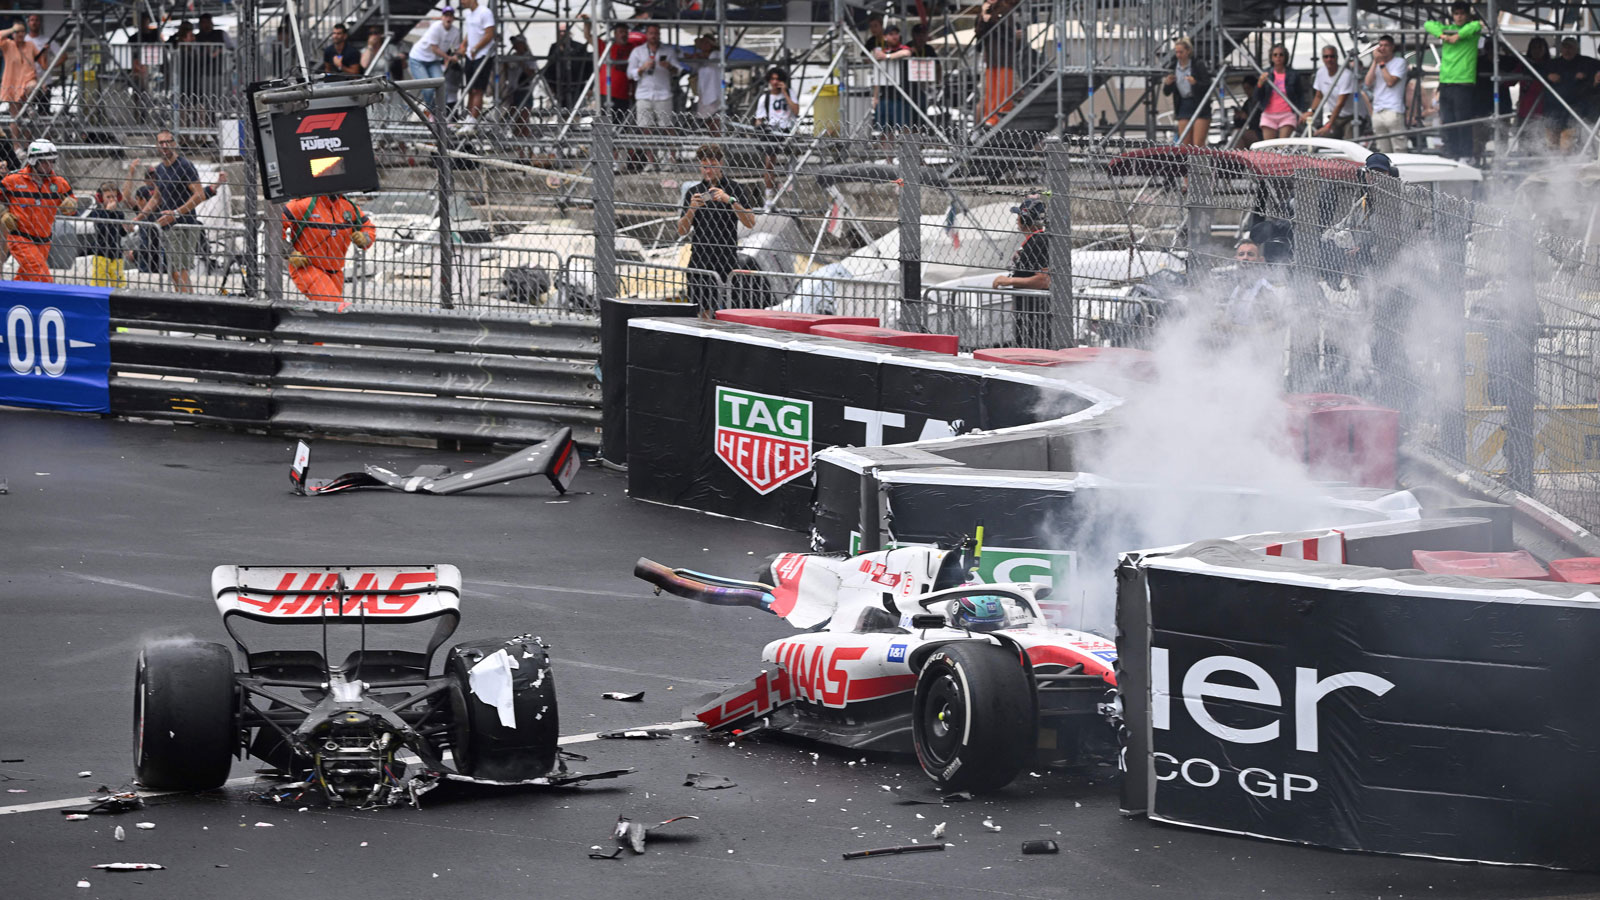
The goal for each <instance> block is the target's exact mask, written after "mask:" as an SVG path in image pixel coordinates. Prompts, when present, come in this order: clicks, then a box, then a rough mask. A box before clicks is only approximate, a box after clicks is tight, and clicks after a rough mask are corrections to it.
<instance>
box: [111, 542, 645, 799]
mask: <svg viewBox="0 0 1600 900" xmlns="http://www.w3.org/2000/svg"><path fill="white" fill-rule="evenodd" d="M211 589H212V596H213V598H214V599H215V601H216V604H217V609H218V611H220V612H221V614H222V624H223V627H224V628H225V629H226V630H227V631H228V634H229V636H230V637H232V638H233V640H234V643H235V644H236V645H237V646H238V648H239V650H240V652H241V653H242V654H243V660H244V664H243V666H242V667H240V666H238V665H236V664H235V659H234V654H233V653H232V652H231V651H230V650H229V649H228V647H226V646H224V645H222V644H218V643H210V642H205V641H198V640H163V641H156V642H152V643H149V644H147V645H145V646H144V647H143V648H142V649H141V650H140V652H139V658H138V665H137V668H136V671H135V682H134V684H135V687H134V717H133V748H134V769H135V777H136V778H137V779H138V780H139V782H140V783H141V784H143V785H144V786H145V787H148V788H153V789H158V790H206V789H210V788H216V787H219V786H221V785H222V784H223V782H224V781H226V780H227V777H228V770H229V767H230V765H231V763H232V760H233V758H234V757H235V756H240V757H242V756H244V755H245V754H249V755H250V756H254V757H256V758H258V759H261V760H263V761H265V762H266V763H268V764H269V765H271V766H272V767H274V768H275V769H276V770H277V771H278V772H279V773H281V774H283V775H284V776H286V777H288V778H291V779H294V780H297V781H301V782H304V783H305V784H306V785H307V786H308V787H315V788H317V789H319V790H320V791H321V792H322V793H323V795H324V796H325V797H326V798H327V800H328V802H330V803H332V804H334V805H339V806H355V807H370V806H384V805H388V806H393V805H399V804H401V803H411V804H413V805H414V804H415V803H416V799H417V797H418V796H420V795H421V794H422V793H423V792H425V791H427V790H429V789H431V788H432V787H435V786H437V785H438V784H439V783H440V782H441V781H445V780H461V781H474V782H487V783H494V784H543V785H558V784H572V783H576V782H579V781H587V780H592V779H595V778H605V777H612V776H615V775H620V774H624V772H623V771H613V772H605V773H600V774H597V775H577V774H573V773H569V772H567V771H566V767H565V764H564V762H563V761H562V759H561V758H560V755H559V754H558V752H557V748H556V739H557V737H558V717H557V708H556V694H555V678H554V675H553V673H552V672H551V669H550V657H549V654H548V652H547V650H546V647H545V645H544V643H543V642H542V641H541V640H540V639H539V638H537V637H534V636H532V635H520V636H517V637H512V638H508V639H503V640H485V641H469V642H466V643H459V644H456V645H455V646H453V647H452V648H451V649H450V651H449V653H447V654H446V655H445V660H444V664H443V666H442V671H437V672H436V671H434V666H433V660H434V656H435V653H436V652H437V651H438V649H439V648H440V646H442V645H443V644H444V642H445V641H446V640H447V639H449V637H450V635H451V634H453V633H454V632H455V629H456V625H457V624H458V623H459V622H460V618H461V614H460V602H461V600H460V598H461V573H460V572H459V571H458V570H457V569H456V567H455V566H449V565H429V566H291V567H272V566H265V567H264V566H218V567H217V568H216V569H215V570H213V571H212V573H211ZM249 623H255V625H250V624H249ZM415 623H422V624H431V625H432V626H433V629H432V634H431V635H430V636H429V637H428V638H427V642H426V646H425V648H424V649H421V650H396V649H378V648H374V647H368V646H367V638H368V631H369V629H371V630H375V631H376V630H381V631H383V632H384V633H390V632H392V631H393V630H394V629H391V628H390V627H389V626H394V625H407V624H415ZM295 624H299V625H300V626H302V629H301V630H304V629H305V627H306V626H311V627H312V630H313V631H314V630H315V627H316V626H320V631H321V647H322V649H321V651H320V652H319V651H318V650H314V649H259V648H252V647H248V646H246V644H245V641H244V640H243V639H242V637H241V629H244V628H251V629H252V632H251V633H252V634H254V633H255V632H257V631H259V632H263V633H267V634H284V633H286V632H289V631H295V630H296V629H292V628H290V627H289V626H292V625H295ZM330 625H334V626H340V627H339V628H338V629H337V630H339V631H340V632H349V631H358V634H359V640H360V643H359V645H358V646H357V647H356V648H355V649H354V650H353V651H352V652H350V653H349V655H348V656H347V657H346V658H345V659H344V660H343V661H339V662H336V661H334V660H333V659H331V658H330V657H329V655H328V646H329V636H330V634H329V633H330V627H329V626H330ZM259 626H267V627H259ZM339 636H348V635H339ZM280 643H281V642H280ZM446 751H449V752H450V754H451V757H452V763H453V764H446V763H445V762H444V754H445V752H446ZM402 754H405V755H406V757H407V758H402Z"/></svg>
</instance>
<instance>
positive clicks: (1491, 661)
mask: <svg viewBox="0 0 1600 900" xmlns="http://www.w3.org/2000/svg"><path fill="white" fill-rule="evenodd" d="M1272 562H1273V563H1274V564H1276V565H1279V566H1280V567H1281V568H1282V569H1284V570H1285V571H1290V570H1293V569H1295V568H1296V567H1297V565H1298V566H1299V567H1301V568H1304V567H1307V565H1308V564H1304V563H1298V561H1272ZM1162 564H1163V563H1162V562H1161V561H1157V562H1155V563H1153V564H1151V566H1150V568H1148V569H1147V571H1146V576H1147V578H1148V585H1149V604H1150V628H1151V649H1150V660H1149V667H1150V676H1149V677H1150V691H1151V694H1150V697H1151V710H1150V716H1151V724H1152V728H1151V732H1150V733H1151V746H1150V751H1151V755H1150V757H1149V760H1148V762H1149V764H1150V766H1151V774H1152V775H1153V777H1154V779H1155V781H1154V785H1153V787H1154V791H1153V802H1152V804H1151V807H1150V813H1151V815H1152V817H1155V818H1159V819H1162V820H1165V821H1172V822H1178V823H1184V824H1192V825H1199V826H1203V827H1206V828H1210V829H1219V830H1223V831H1231V832H1238V833H1247V834H1253V835H1261V836H1268V837H1275V838H1281V839H1285V840H1291V841H1301V842H1306V843H1312V844H1319V845H1324V846H1330V847H1336V848H1341V849H1349V850H1371V851H1381V852H1388V853H1409V854H1425V855H1430V856H1440V857H1449V858H1458V859H1473V860H1484V861H1492V862H1506V863H1530V864H1536V865H1545V866H1557V867H1563V868H1584V869H1592V868H1597V867H1600V845H1596V843H1595V841H1594V839H1593V835H1594V833H1595V829H1596V827H1597V826H1600V805H1597V804H1595V803H1594V802H1593V797H1594V796H1595V794H1596V791H1597V789H1600V716H1596V715H1595V714H1594V703H1593V685H1594V684H1595V683H1596V681H1597V676H1600V659H1597V657H1596V654H1595V652H1594V648H1595V647H1596V646H1600V605H1597V604H1595V603H1593V602H1583V601H1576V602H1574V601H1569V600H1563V599H1559V598H1558V597H1550V596H1547V597H1545V598H1543V599H1538V600H1532V601H1530V600H1529V599H1528V598H1527V597H1526V596H1519V594H1521V593H1523V587H1522V586H1521V585H1518V584H1516V583H1514V582H1504V581H1500V582H1494V581H1486V580H1480V579H1458V580H1457V581H1459V583H1460V584H1461V585H1462V587H1461V588H1460V589H1459V590H1458V591H1456V593H1458V594H1459V596H1454V597H1452V596H1408V595H1404V594H1396V593H1394V592H1393V591H1394V589H1393V583H1392V582H1390V583H1389V584H1388V585H1385V586H1384V587H1382V588H1381V589H1380V590H1376V591H1372V592H1368V591H1357V590H1340V589H1334V588H1332V587H1314V586H1307V585H1306V583H1304V582H1315V581H1316V580H1317V579H1315V578H1311V579H1302V583H1298V584H1292V585H1291V584H1280V583H1273V582H1272V581H1270V580H1256V578H1269V579H1270V578H1271V577H1272V576H1271V575H1270V574H1263V575H1259V576H1255V577H1253V578H1252V579H1249V580H1247V579H1244V578H1238V577H1229V576H1227V575H1222V574H1205V573H1197V572H1192V571H1170V570H1167V569H1164V568H1161V566H1162ZM1309 567H1310V568H1312V569H1322V570H1326V576H1327V577H1339V578H1344V579H1351V578H1354V579H1360V578H1363V577H1365V578H1374V577H1385V576H1392V575H1393V574H1394V573H1390V572H1385V571H1382V570H1374V569H1361V568H1356V567H1332V566H1320V567H1319V566H1317V564H1309ZM1400 580H1402V581H1406V580H1410V581H1411V582H1412V583H1417V584H1423V583H1425V584H1427V585H1429V586H1430V587H1432V589H1433V590H1438V591H1443V590H1448V589H1447V588H1440V587H1433V586H1437V585H1442V584H1445V583H1446V582H1444V581H1443V580H1441V579H1436V578H1435V579H1431V580H1430V579H1429V578H1428V577H1427V576H1409V578H1408V577H1405V576H1402V577H1401V579H1400ZM1473 582H1476V583H1477V584H1478V585H1484V586H1487V587H1488V588H1490V589H1499V590H1500V591H1501V593H1502V595H1501V596H1498V597H1496V596H1493V594H1492V593H1491V591H1488V590H1485V591H1478V592H1474V591H1472V590H1470V589H1469V588H1468V587H1467V585H1469V584H1471V583H1473ZM1560 587H1565V586H1552V587H1551V588H1546V589H1545V590H1546V591H1551V590H1552V589H1554V590H1559V588H1560ZM1578 592H1579V591H1577V590H1571V591H1570V593H1572V594H1576V593H1578ZM1130 662H1131V661H1130Z"/></svg>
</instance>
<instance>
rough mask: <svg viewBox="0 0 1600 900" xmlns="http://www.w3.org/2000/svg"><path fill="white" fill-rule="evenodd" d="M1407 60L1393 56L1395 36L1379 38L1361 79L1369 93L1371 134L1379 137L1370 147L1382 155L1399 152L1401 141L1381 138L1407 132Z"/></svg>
mask: <svg viewBox="0 0 1600 900" xmlns="http://www.w3.org/2000/svg"><path fill="white" fill-rule="evenodd" d="M1409 68H1410V67H1409V66H1407V65H1406V61H1405V60H1404V59H1402V58H1401V57H1398V56H1396V55H1395V53H1394V37H1393V36H1391V35H1387V34H1386V35H1384V36H1382V37H1380V38H1378V45H1377V46H1376V47H1374V48H1373V50H1372V65H1371V67H1369V68H1368V69H1367V77H1366V78H1365V79H1364V80H1363V83H1364V84H1365V85H1366V87H1367V90H1368V91H1370V92H1371V94H1372V132H1373V134H1376V135H1377V136H1378V140H1376V141H1374V142H1373V145H1372V146H1373V148H1374V149H1377V150H1380V151H1382V152H1384V153H1394V152H1397V151H1398V150H1400V148H1401V142H1400V141H1397V140H1395V139H1394V138H1391V137H1384V135H1387V134H1393V133H1395V132H1396V131H1405V130H1406V95H1405V90H1406V71H1407V70H1408V69H1409Z"/></svg>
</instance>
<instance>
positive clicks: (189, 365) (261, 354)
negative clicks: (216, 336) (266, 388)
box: [111, 334, 278, 380]
mask: <svg viewBox="0 0 1600 900" xmlns="http://www.w3.org/2000/svg"><path fill="white" fill-rule="evenodd" d="M111 363H112V365H113V366H116V367H118V368H124V369H126V368H150V369H200V370H204V371H206V372H213V373H219V374H233V375H241V376H244V375H249V376H256V377H258V378H261V379H263V380H265V379H266V378H268V377H270V376H271V375H273V374H274V373H275V372H277V370H278V361H277V359H276V358H275V357H274V355H273V352H272V347H271V346H270V345H268V344H263V343H247V342H244V341H214V340H205V339H200V338H195V337H192V336H191V337H166V336H164V335H157V334H113V335H111Z"/></svg>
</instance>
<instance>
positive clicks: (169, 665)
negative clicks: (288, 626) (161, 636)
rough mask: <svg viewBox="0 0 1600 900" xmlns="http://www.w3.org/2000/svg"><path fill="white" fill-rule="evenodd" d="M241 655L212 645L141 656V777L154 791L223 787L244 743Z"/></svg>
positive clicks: (136, 698)
mask: <svg viewBox="0 0 1600 900" xmlns="http://www.w3.org/2000/svg"><path fill="white" fill-rule="evenodd" d="M233 676H234V668H233V654H232V653H231V652H229V650H228V648H227V647H224V646H223V645H221V644H214V643H208V642H205V641H162V642H160V643H155V644H147V645H146V646H145V647H143V648H142V649H140V651H139V660H138V662H137V663H136V665H135V667H134V676H133V685H134V687H133V774H134V778H136V779H138V781H139V783H140V784H142V785H144V786H145V787H147V788H154V789H156V790H163V791H204V790H210V789H211V788H216V787H221V786H222V783H223V782H225V781H227V780H228V770H229V768H231V767H232V765H233V757H234V754H235V752H237V750H238V748H239V743H240V733H239V726H238V713H239V709H238V707H239V701H238V696H239V692H238V688H237V687H236V686H235V683H234V677H233Z"/></svg>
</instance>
